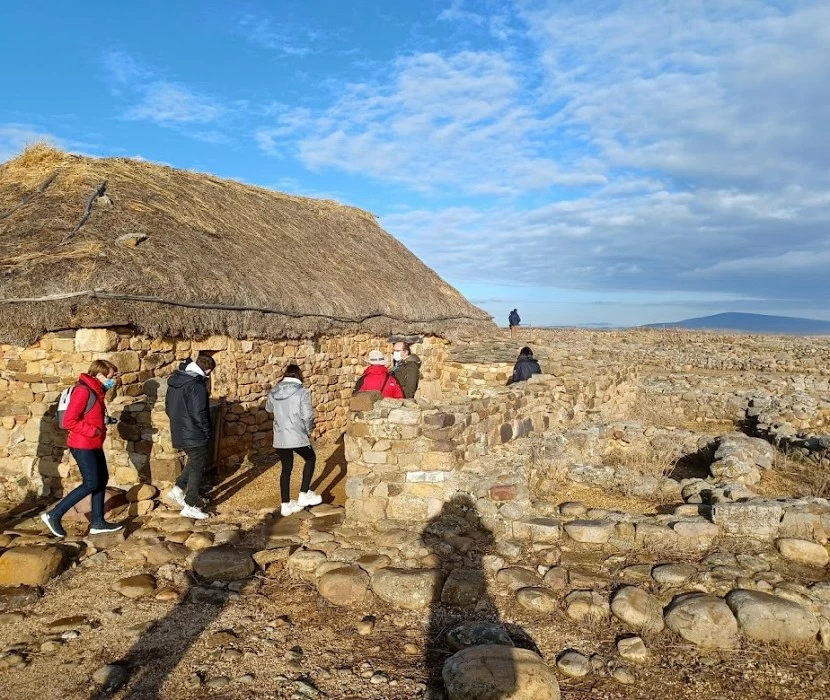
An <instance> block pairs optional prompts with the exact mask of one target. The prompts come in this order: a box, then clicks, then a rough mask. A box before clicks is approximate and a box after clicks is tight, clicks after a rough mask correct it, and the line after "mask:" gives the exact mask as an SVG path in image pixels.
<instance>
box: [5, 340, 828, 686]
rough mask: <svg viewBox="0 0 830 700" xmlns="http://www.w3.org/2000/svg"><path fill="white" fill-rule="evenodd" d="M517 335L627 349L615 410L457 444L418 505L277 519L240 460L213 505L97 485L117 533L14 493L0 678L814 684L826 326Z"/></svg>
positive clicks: (824, 468) (611, 357)
mask: <svg viewBox="0 0 830 700" xmlns="http://www.w3.org/2000/svg"><path fill="white" fill-rule="evenodd" d="M533 347H534V349H535V350H536V351H537V353H536V354H537V356H538V357H540V361H541V362H542V365H543V367H546V363H547V364H548V365H551V364H554V363H561V362H562V361H563V360H570V361H573V362H581V361H585V362H593V361H604V362H606V363H609V362H611V361H613V362H615V363H619V364H620V366H622V367H636V368H637V371H638V378H637V381H638V394H637V398H636V400H635V401H634V402H633V403H632V404H631V408H630V415H626V416H619V415H609V414H608V412H607V411H605V412H604V411H603V410H601V409H597V410H585V412H584V415H582V416H581V420H580V421H579V423H578V424H573V425H569V426H568V427H567V428H565V429H562V430H553V429H551V430H545V431H537V430H531V431H529V432H528V434H527V435H526V436H523V437H520V438H518V439H513V440H512V441H510V442H506V443H505V444H503V445H501V446H499V447H496V448H494V449H491V450H488V451H487V452H486V453H485V454H481V455H479V456H476V457H475V458H474V459H470V460H469V461H468V462H466V463H464V464H463V466H462V467H460V468H459V469H458V470H457V471H458V473H459V476H458V482H457V483H458V484H460V485H464V490H463V491H459V492H458V493H457V494H456V495H455V496H454V497H453V498H452V499H451V500H449V501H448V502H447V503H446V504H445V505H444V506H443V508H442V509H441V510H440V512H439V513H437V514H433V515H432V517H431V518H430V519H429V521H428V522H425V523H424V524H423V525H422V526H421V527H417V528H415V527H412V526H411V525H404V524H403V523H402V522H396V521H395V520H394V519H380V520H377V521H376V522H373V523H366V522H360V521H354V520H351V519H350V518H348V517H346V509H345V508H344V507H343V505H344V504H343V503H340V502H338V503H335V504H329V503H326V504H323V505H320V506H317V507H315V508H313V509H311V510H310V511H307V512H304V513H301V514H299V515H295V516H292V517H290V518H281V517H280V516H279V514H278V509H277V508H276V507H275V505H276V500H277V498H276V493H269V492H263V490H262V489H261V488H260V489H258V488H257V487H256V484H257V483H258V482H257V481H256V480H254V481H252V482H251V484H250V485H249V487H248V489H249V493H247V494H246V495H245V497H244V498H242V497H241V496H242V494H241V493H240V494H238V497H237V498H234V499H233V500H232V501H231V503H233V504H234V507H233V508H230V507H223V508H221V509H220V511H219V515H217V516H216V517H214V518H211V519H210V520H207V521H192V520H189V519H186V518H182V517H180V516H179V514H178V513H177V512H176V511H175V510H173V509H171V508H170V507H169V505H167V503H166V501H165V500H164V494H163V493H159V492H158V490H157V489H156V488H155V487H153V486H150V485H142V486H137V487H135V488H133V489H131V490H130V491H129V492H127V493H126V494H118V493H114V494H113V495H112V502H113V503H114V504H117V503H118V502H119V500H118V499H119V497H120V498H121V501H123V502H121V505H120V506H119V510H120V511H121V513H122V515H119V516H117V517H116V519H118V520H122V519H123V520H124V521H125V523H127V528H126V530H125V532H123V533H119V534H116V535H97V536H85V535H83V534H80V533H83V532H85V530H86V526H85V524H83V515H82V514H79V515H77V517H78V521H77V522H76V523H72V524H71V527H70V529H71V531H72V532H75V533H79V534H76V535H71V536H70V537H68V538H67V539H66V540H63V541H60V542H57V541H56V540H54V539H53V538H51V537H49V536H47V535H46V534H45V532H44V528H43V526H42V524H41V523H40V520H39V519H38V513H39V512H40V511H39V510H38V509H37V508H35V507H33V506H32V505H31V504H28V505H23V506H10V507H9V509H8V510H7V512H6V513H5V514H4V515H2V516H0V533H2V534H0V697H2V698H6V697H8V698H30V697H37V698H42V699H43V700H49V699H51V698H56V699H57V698H60V699H61V700H63V699H67V698H105V697H115V698H176V699H177V700H179V699H181V700H187V699H189V698H194V699H195V698H229V699H231V698H251V697H257V698H297V699H305V698H366V699H381V698H401V699H403V698H419V697H425V698H445V697H448V698H451V699H459V700H460V699H462V698H514V699H515V700H546V699H548V698H566V699H569V700H570V699H574V700H576V699H577V698H583V697H592V698H608V699H611V698H626V699H628V698H649V699H650V700H651V699H653V698H654V697H655V696H658V695H659V696H660V697H662V698H665V700H679V699H681V698H693V697H698V696H703V695H704V694H705V696H706V697H707V699H708V700H721V699H722V700H726V699H731V698H742V699H744V698H759V699H760V698H770V699H771V698H782V699H783V698H788V699H790V698H795V699H801V698H803V699H805V700H806V699H808V698H809V699H818V698H826V697H830V545H828V538H830V501H828V500H827V499H828V497H830V477H828V471H830V466H829V465H828V462H827V460H826V459H825V457H824V451H825V447H826V444H830V443H827V441H826V439H825V437H824V436H825V434H826V433H830V429H828V426H827V422H828V420H830V388H828V379H830V372H828V370H827V369H825V367H827V366H828V365H827V361H828V360H830V342H828V341H826V340H823V339H793V338H766V337H760V338H753V337H746V336H740V337H738V336H720V335H708V334H692V333H689V334H683V333H663V334H661V333H656V332H654V333H651V332H637V331H631V332H627V333H589V332H580V331H572V332H569V331H562V332H558V333H553V332H551V333H542V332H537V333H536V335H535V338H534V340H533ZM513 350H514V345H513V344H510V343H507V341H505V340H503V339H502V340H493V341H480V342H479V344H470V345H468V346H464V347H461V348H459V349H458V350H457V351H456V356H455V361H456V368H455V369H453V372H461V373H464V377H465V382H466V383H465V384H464V386H465V389H466V388H467V387H475V386H480V385H476V382H477V381H478V377H479V374H478V370H475V369H469V368H470V367H471V366H473V365H475V364H476V362H477V361H478V362H479V363H482V362H484V360H487V361H490V360H488V359H487V358H491V359H492V361H493V362H497V363H501V364H507V363H509V361H510V357H511V354H512V353H513ZM451 359H452V358H451ZM459 368H460V369H459ZM486 371H487V370H486V368H485V369H483V370H481V374H482V376H486ZM469 391H477V389H475V388H472V389H469ZM245 468H248V469H254V467H253V466H251V465H246V467H245ZM233 477H238V474H236V475H233ZM229 478H232V477H229ZM338 500H339V499H338Z"/></svg>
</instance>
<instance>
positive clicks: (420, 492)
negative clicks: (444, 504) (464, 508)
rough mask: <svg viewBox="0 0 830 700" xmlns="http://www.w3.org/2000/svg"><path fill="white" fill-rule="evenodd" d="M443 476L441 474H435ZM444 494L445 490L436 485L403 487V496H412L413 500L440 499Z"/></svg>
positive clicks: (424, 484) (423, 484) (422, 484)
mask: <svg viewBox="0 0 830 700" xmlns="http://www.w3.org/2000/svg"><path fill="white" fill-rule="evenodd" d="M436 473H438V474H443V472H436ZM445 494H446V489H445V488H443V487H442V486H438V485H437V484H428V483H415V484H407V485H406V486H405V487H404V490H403V495H405V496H412V497H414V498H425V499H426V498H436V499H441V498H443V497H444V495H445Z"/></svg>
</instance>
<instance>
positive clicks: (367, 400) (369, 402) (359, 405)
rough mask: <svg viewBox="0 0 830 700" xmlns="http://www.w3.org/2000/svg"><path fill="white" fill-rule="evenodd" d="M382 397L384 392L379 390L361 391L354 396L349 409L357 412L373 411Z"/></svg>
mask: <svg viewBox="0 0 830 700" xmlns="http://www.w3.org/2000/svg"><path fill="white" fill-rule="evenodd" d="M382 398H383V394H381V393H380V392H379V391H361V392H359V393H357V394H355V395H354V396H352V398H351V400H350V401H349V410H350V411H355V412H357V413H362V412H365V411H371V410H372V409H373V408H374V407H375V404H376V403H377V402H378V401H380V400H381V399H382Z"/></svg>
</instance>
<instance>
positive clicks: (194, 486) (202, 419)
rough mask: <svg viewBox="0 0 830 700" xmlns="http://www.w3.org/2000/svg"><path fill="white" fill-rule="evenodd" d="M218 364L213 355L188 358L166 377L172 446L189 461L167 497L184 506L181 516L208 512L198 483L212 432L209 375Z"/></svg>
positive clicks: (166, 407)
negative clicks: (203, 504) (204, 506)
mask: <svg viewBox="0 0 830 700" xmlns="http://www.w3.org/2000/svg"><path fill="white" fill-rule="evenodd" d="M215 367H216V360H214V359H213V358H212V357H211V356H210V355H199V356H198V357H197V358H196V360H195V361H190V360H185V361H184V362H182V364H181V365H180V366H179V369H177V370H176V371H175V372H173V374H172V375H170V379H168V380H167V398H166V399H165V404H164V408H165V411H166V412H167V417H168V418H169V419H170V433H171V437H172V439H173V447H174V448H175V449H177V450H184V453H185V454H186V455H187V464H186V465H185V468H184V469H183V470H182V473H181V474H180V475H179V478H178V479H176V485H175V486H174V487H173V488H172V489H171V490H170V493H169V494H168V496H167V497H168V498H169V499H170V500H171V501H173V502H174V503H176V504H178V505H179V506H181V508H182V516H184V517H185V518H194V519H196V520H202V519H204V518H207V517H208V515H207V513H205V512H204V511H203V510H201V509H200V508H199V507H198V505H197V504H198V501H199V485H200V484H201V482H202V475H203V474H204V471H205V466H206V465H207V461H208V443H210V436H211V434H212V432H213V425H211V421H210V398H209V396H208V386H207V379H208V377H209V376H210V374H211V372H213V370H214V368H215Z"/></svg>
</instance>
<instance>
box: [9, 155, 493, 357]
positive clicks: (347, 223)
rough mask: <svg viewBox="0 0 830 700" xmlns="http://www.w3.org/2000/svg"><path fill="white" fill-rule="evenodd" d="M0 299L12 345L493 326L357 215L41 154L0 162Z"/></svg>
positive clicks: (164, 171) (234, 186)
mask: <svg viewBox="0 0 830 700" xmlns="http://www.w3.org/2000/svg"><path fill="white" fill-rule="evenodd" d="M96 195H97V196H96ZM87 211H88V212H89V216H88V217H86V218H84V217H85V214H86V213H87ZM144 237H146V238H144ZM142 238H143V240H142ZM119 239H121V240H119ZM130 244H134V245H133V246H132V247H131V246H130ZM0 304H2V315H0V341H5V342H16V343H24V342H31V341H32V340H33V339H35V338H37V337H39V336H40V335H41V334H43V333H44V332H46V331H50V330H62V329H72V328H81V327H100V326H114V325H119V326H133V327H135V328H136V329H137V330H139V331H141V332H144V333H147V334H148V335H151V336H155V337H161V336H168V337H185V338H197V337H202V336H206V335H213V334H227V335H230V336H232V337H238V338H274V339H275V338H296V337H307V336H311V335H317V334H331V333H339V332H353V331H367V332H372V333H376V334H379V335H387V334H390V333H405V334H434V335H441V336H445V337H454V336H457V335H466V334H467V333H468V332H469V333H474V332H477V331H480V330H484V329H486V330H488V331H489V330H492V326H491V325H490V324H491V320H490V317H489V316H488V315H487V314H486V313H485V312H484V311H482V310H481V309H478V308H476V307H475V306H473V305H472V304H470V303H469V302H467V301H466V300H465V299H464V298H463V297H462V296H461V294H459V293H458V292H457V291H456V290H455V289H453V288H452V287H450V286H449V285H448V284H446V283H445V282H444V281H443V280H441V278H439V277H438V275H436V274H435V273H434V272H433V271H432V270H430V269H429V268H428V267H427V266H426V265H424V264H423V263H422V262H421V261H420V260H419V259H418V258H416V257H415V256H414V255H413V254H412V253H411V252H410V251H409V250H407V249H406V248H405V247H404V246H403V245H401V244H400V243H399V242H398V241H397V240H395V239H394V238H393V237H392V236H390V235H389V234H388V233H386V232H385V231H384V230H383V229H381V228H380V226H378V224H377V222H376V221H375V219H374V217H373V216H372V215H371V214H368V213H367V212H364V211H361V210H359V209H355V208H353V207H347V206H343V205H340V204H337V203H336V202H330V201H323V200H316V199H310V198H307V197H294V196H291V195H287V194H282V193H279V192H275V191H272V190H268V189H263V188H259V187H251V186H249V185H243V184H240V183H238V182H234V181H228V180H221V179H219V178H217V177H213V176H211V175H204V174H198V173H193V172H187V171H183V170H175V169H173V168H168V167H164V166H161V165H154V164H151V163H147V162H143V161H137V160H130V159H125V158H105V159H98V158H87V157H81V156H74V155H69V154H67V153H63V152H61V151H57V150H55V149H53V148H50V147H48V146H44V145H37V146H33V147H30V148H28V149H27V150H26V151H24V152H23V153H22V154H21V155H20V156H18V157H17V158H15V159H13V160H11V161H9V162H7V163H5V164H2V165H0Z"/></svg>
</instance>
